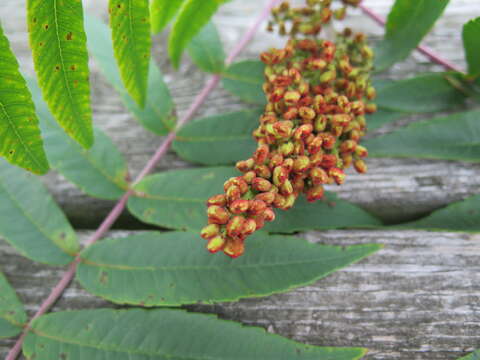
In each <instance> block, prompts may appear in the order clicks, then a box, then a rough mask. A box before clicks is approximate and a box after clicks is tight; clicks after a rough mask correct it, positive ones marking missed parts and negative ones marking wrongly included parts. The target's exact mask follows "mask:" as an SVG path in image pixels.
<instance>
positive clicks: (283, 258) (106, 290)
mask: <svg viewBox="0 0 480 360" xmlns="http://www.w3.org/2000/svg"><path fill="white" fill-rule="evenodd" d="M378 249H379V246H378V245H375V244H371V245H358V246H349V247H347V248H341V247H339V246H328V245H317V244H312V243H309V242H308V241H306V240H304V239H300V238H297V237H293V236H279V235H268V234H266V233H256V234H254V235H252V236H251V237H249V238H248V240H247V250H246V252H245V254H244V255H243V256H242V257H241V258H239V259H235V260H232V259H230V258H228V257H226V256H225V255H223V254H217V255H212V254H210V253H209V252H208V251H206V249H205V241H204V240H203V239H201V238H200V237H199V235H198V233H191V232H167V233H159V232H145V233H142V234H139V235H134V236H130V237H127V238H121V239H108V240H103V241H102V242H100V243H98V244H96V245H94V246H92V247H90V248H88V249H87V250H86V251H84V252H83V253H82V263H81V264H80V265H79V269H78V274H77V279H78V280H79V281H80V284H81V285H82V286H83V287H84V288H85V289H86V290H87V291H89V292H91V293H92V294H94V295H97V296H100V297H102V298H105V299H107V300H109V301H113V302H114V303H119V304H135V305H142V306H157V305H163V306H165V305H168V306H177V305H182V304H194V303H197V302H202V303H214V302H220V301H233V300H238V299H240V298H245V297H258V296H265V295H270V294H274V293H279V292H283V291H287V290H290V289H293V288H295V287H299V286H302V285H306V284H310V283H313V282H314V281H316V280H318V279H320V278H322V277H325V276H326V275H328V274H330V273H332V272H333V271H335V270H338V269H340V268H342V267H344V266H347V265H349V264H351V263H353V262H356V261H358V260H360V259H362V258H363V257H365V256H367V255H369V254H371V253H372V252H374V251H376V250H378ZM172 254H174V256H172ZM133 283H135V286H134V287H132V286H131V285H132V284H133Z"/></svg>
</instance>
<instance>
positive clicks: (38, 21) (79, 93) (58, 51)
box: [27, 0, 93, 148]
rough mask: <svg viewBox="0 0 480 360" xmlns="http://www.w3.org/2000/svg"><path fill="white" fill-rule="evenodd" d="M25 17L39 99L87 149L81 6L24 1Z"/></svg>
mask: <svg viewBox="0 0 480 360" xmlns="http://www.w3.org/2000/svg"><path fill="white" fill-rule="evenodd" d="M27 15H28V29H29V34H30V46H31V48H32V52H33V61H34V65H35V71H36V73H37V77H38V81H39V85H40V88H41V89H42V93H43V97H44V99H45V101H46V102H47V104H48V106H49V108H50V111H51V112H52V114H53V115H54V116H55V119H56V120H57V121H58V122H59V124H60V125H61V126H62V127H63V128H64V129H65V131H66V132H67V134H69V135H70V136H71V137H72V138H73V139H75V140H76V141H77V142H78V143H80V144H81V145H82V146H83V147H86V148H89V147H90V146H92V144H93V129H92V110H91V107H90V84H89V71H88V53H87V46H86V45H87V44H86V36H85V32H84V29H83V9H82V2H81V1H77V0H44V1H38V0H28V5H27Z"/></svg>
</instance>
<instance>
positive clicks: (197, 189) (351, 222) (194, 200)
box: [128, 167, 378, 232]
mask: <svg viewBox="0 0 480 360" xmlns="http://www.w3.org/2000/svg"><path fill="white" fill-rule="evenodd" d="M239 174H240V173H239V172H238V171H237V170H236V169H234V168H233V167H212V168H197V169H184V170H174V171H168V172H164V173H160V174H155V175H152V176H148V177H146V178H145V179H144V180H143V181H141V182H140V183H139V184H137V185H136V186H135V194H136V196H134V197H131V198H130V200H129V201H128V209H129V210H130V212H131V213H132V214H133V215H134V216H136V217H137V218H139V219H140V220H142V221H144V222H146V223H150V224H156V225H160V226H163V227H166V228H171V229H196V230H198V229H200V228H202V227H203V226H205V224H206V220H207V216H206V206H205V202H206V200H207V199H208V198H209V197H210V196H213V195H215V194H219V193H222V192H223V183H224V182H225V181H226V180H228V179H229V178H230V177H233V176H238V175H239ZM335 202H336V204H337V206H342V207H343V206H344V205H343V204H342V203H343V202H344V201H343V200H339V199H338V200H337V199H335ZM310 206H311V209H312V210H311V211H316V210H318V209H319V207H318V206H319V205H315V204H311V205H310ZM320 208H322V207H321V206H320ZM343 208H344V209H345V211H346V212H345V213H343V215H342V216H343V218H342V219H341V220H340V219H334V218H333V217H336V216H338V212H337V211H336V210H335V207H331V208H329V207H328V206H327V207H323V210H325V211H322V213H321V214H318V217H316V218H315V217H314V216H313V215H310V217H309V219H310V220H311V221H312V222H311V223H310V229H317V228H330V229H332V228H338V227H340V226H339V223H341V227H351V226H353V227H357V226H374V225H378V221H377V220H375V219H374V218H372V217H371V216H369V215H368V214H366V213H365V215H364V216H362V215H361V214H360V213H361V212H362V210H361V209H359V208H356V207H355V206H353V205H350V206H344V207H343ZM327 209H331V211H326V210H327ZM307 210H308V209H307ZM288 212H289V215H288V216H289V217H287V218H286V219H290V218H295V217H296V216H297V217H300V216H304V213H305V210H304V209H303V208H302V206H301V202H300V206H299V207H298V210H297V208H296V207H295V206H294V207H293V208H292V209H290V210H288ZM277 213H278V211H277ZM330 223H331V224H333V225H332V226H331V227H329V224H330ZM299 224H301V226H302V229H303V228H304V229H306V228H307V225H306V223H305V220H299ZM278 226H282V225H280V224H279V225H278ZM283 231H284V230H283V229H282V232H283ZM291 231H293V230H291Z"/></svg>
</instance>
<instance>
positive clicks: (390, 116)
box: [367, 108, 408, 131]
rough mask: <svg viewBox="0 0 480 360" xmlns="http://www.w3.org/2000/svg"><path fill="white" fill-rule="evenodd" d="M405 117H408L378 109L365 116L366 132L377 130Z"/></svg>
mask: <svg viewBox="0 0 480 360" xmlns="http://www.w3.org/2000/svg"><path fill="white" fill-rule="evenodd" d="M405 116H408V113H404V112H399V111H394V110H386V109H383V108H378V109H377V111H375V112H374V113H373V114H368V115H367V128H368V131H374V130H377V129H379V128H381V127H382V126H383V125H386V124H388V123H391V122H394V121H396V120H399V119H401V118H402V117H405Z"/></svg>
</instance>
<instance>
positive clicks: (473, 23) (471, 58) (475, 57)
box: [462, 17, 480, 76]
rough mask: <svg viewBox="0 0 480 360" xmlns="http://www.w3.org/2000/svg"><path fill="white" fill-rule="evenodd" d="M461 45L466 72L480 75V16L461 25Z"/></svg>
mask: <svg viewBox="0 0 480 360" xmlns="http://www.w3.org/2000/svg"><path fill="white" fill-rule="evenodd" d="M462 37H463V47H464V48H465V58H466V60H467V64H468V74H469V75H472V76H478V75H480V42H479V41H478V39H480V17H477V18H476V19H473V20H470V21H469V22H467V23H466V24H465V25H464V26H463V33H462Z"/></svg>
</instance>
